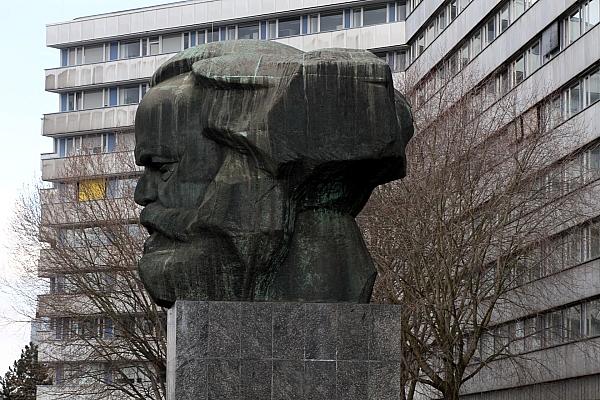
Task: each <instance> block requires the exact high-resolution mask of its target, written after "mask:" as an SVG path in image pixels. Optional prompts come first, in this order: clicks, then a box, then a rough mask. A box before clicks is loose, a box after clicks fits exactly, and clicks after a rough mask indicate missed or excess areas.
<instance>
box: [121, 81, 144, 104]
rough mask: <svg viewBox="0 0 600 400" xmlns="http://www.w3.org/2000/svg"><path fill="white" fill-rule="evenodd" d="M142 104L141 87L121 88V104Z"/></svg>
mask: <svg viewBox="0 0 600 400" xmlns="http://www.w3.org/2000/svg"><path fill="white" fill-rule="evenodd" d="M139 102H140V86H139V85H135V86H124V87H120V88H119V104H121V105H126V104H137V103H139Z"/></svg>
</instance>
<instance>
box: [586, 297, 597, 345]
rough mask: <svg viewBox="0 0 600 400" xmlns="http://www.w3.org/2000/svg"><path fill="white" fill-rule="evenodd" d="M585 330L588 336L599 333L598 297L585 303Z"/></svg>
mask: <svg viewBox="0 0 600 400" xmlns="http://www.w3.org/2000/svg"><path fill="white" fill-rule="evenodd" d="M586 330H587V332H586V333H587V335H588V336H598V335H600V299H598V300H593V301H590V302H589V303H587V304H586Z"/></svg>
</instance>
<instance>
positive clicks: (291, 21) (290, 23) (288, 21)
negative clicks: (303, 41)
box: [277, 17, 300, 38]
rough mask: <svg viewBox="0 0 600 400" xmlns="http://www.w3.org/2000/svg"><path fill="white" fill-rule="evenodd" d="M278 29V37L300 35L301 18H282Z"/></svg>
mask: <svg viewBox="0 0 600 400" xmlns="http://www.w3.org/2000/svg"><path fill="white" fill-rule="evenodd" d="M277 25H278V27H277V35H278V36H277V37H280V38H283V37H288V36H296V35H299V34H300V18H298V17H294V18H280V19H279V21H278V24H277Z"/></svg>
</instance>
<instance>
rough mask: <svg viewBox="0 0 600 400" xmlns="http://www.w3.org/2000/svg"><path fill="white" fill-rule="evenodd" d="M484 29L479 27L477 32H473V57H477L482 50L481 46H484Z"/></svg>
mask: <svg viewBox="0 0 600 400" xmlns="http://www.w3.org/2000/svg"><path fill="white" fill-rule="evenodd" d="M481 32H482V30H481V29H478V30H476V31H475V33H473V37H472V40H471V44H472V46H471V48H472V49H473V57H475V56H476V55H477V54H479V53H480V52H481V48H482V39H483V38H482V33H481Z"/></svg>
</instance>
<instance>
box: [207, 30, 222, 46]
mask: <svg viewBox="0 0 600 400" xmlns="http://www.w3.org/2000/svg"><path fill="white" fill-rule="evenodd" d="M219 40H220V36H219V28H212V29H207V30H206V43H212V42H218V41H219Z"/></svg>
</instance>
